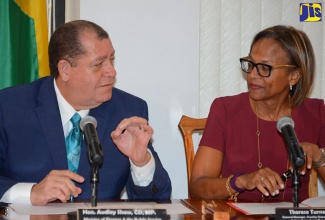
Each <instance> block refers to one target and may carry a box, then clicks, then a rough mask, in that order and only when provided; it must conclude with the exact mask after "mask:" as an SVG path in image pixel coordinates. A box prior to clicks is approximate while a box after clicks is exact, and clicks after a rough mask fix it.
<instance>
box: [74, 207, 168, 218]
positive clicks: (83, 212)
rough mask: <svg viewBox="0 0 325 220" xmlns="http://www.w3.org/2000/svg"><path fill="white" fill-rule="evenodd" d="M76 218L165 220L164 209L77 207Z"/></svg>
mask: <svg viewBox="0 0 325 220" xmlns="http://www.w3.org/2000/svg"><path fill="white" fill-rule="evenodd" d="M77 218H78V220H166V219H167V214H166V209H105V208H87V209H78V212H77Z"/></svg>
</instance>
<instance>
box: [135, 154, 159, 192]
mask: <svg viewBox="0 0 325 220" xmlns="http://www.w3.org/2000/svg"><path fill="white" fill-rule="evenodd" d="M148 152H149V153H150V156H151V157H150V160H149V162H148V163H147V164H146V165H144V166H143V167H137V166H136V165H134V163H132V161H131V160H130V159H129V160H130V164H131V176H132V179H133V182H134V184H135V185H136V186H148V185H149V184H150V182H151V181H152V179H153V175H154V173H155V169H156V162H155V158H154V157H153V156H152V153H151V151H150V150H149V149H148Z"/></svg>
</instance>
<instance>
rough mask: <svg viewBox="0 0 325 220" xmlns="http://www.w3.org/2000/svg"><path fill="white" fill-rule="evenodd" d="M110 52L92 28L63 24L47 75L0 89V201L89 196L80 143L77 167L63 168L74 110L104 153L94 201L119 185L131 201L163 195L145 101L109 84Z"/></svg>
mask: <svg viewBox="0 0 325 220" xmlns="http://www.w3.org/2000/svg"><path fill="white" fill-rule="evenodd" d="M114 53H115V51H114V48H113V46H112V43H111V41H110V39H109V36H108V34H107V32H106V31H104V30H103V29H102V28H101V27H99V26H98V25H96V24H94V23H92V22H89V21H73V22H69V23H66V24H64V25H62V26H60V27H59V28H58V29H57V30H56V31H55V32H54V33H53V35H52V37H51V40H50V43H49V58H50V70H51V76H49V77H44V78H41V79H38V80H36V81H34V82H32V83H30V84H27V85H22V86H16V87H11V88H7V89H4V90H2V91H0V198H1V200H0V201H2V202H8V203H31V204H33V205H45V204H47V203H48V202H51V201H53V200H57V199H59V200H61V201H62V202H66V201H67V200H69V198H70V196H73V197H76V198H80V199H90V197H91V183H90V174H91V166H90V163H89V160H88V157H87V153H86V143H85V141H83V143H82V144H81V145H80V146H78V147H79V148H78V149H79V151H81V153H80V162H79V165H78V164H77V166H78V169H77V171H76V172H72V171H70V170H68V162H67V150H66V143H65V139H66V138H67V136H68V134H69V132H70V131H71V129H72V123H71V122H70V118H71V117H72V116H73V115H74V114H75V113H76V112H77V113H78V114H79V115H80V116H81V118H83V117H85V116H87V115H90V116H93V117H94V118H96V119H97V123H98V127H97V131H98V137H99V139H100V141H101V146H102V150H103V155H104V160H103V163H102V165H101V166H100V168H99V184H98V198H99V199H118V198H120V196H121V192H122V190H123V189H124V187H126V191H127V194H128V197H129V198H130V199H169V198H170V195H171V183H170V179H169V176H168V174H167V172H166V170H165V169H164V168H163V166H162V164H161V162H160V160H159V157H158V155H157V153H156V152H155V151H154V149H153V147H152V145H151V142H150V138H151V136H152V134H153V129H152V128H151V127H150V126H149V125H148V121H147V120H148V107H147V104H146V102H145V101H143V100H142V99H140V98H138V97H135V96H133V95H131V94H128V93H126V92H124V91H121V90H119V89H117V88H114V87H113V86H114V82H115V76H116V71H115V69H114V66H113V60H114ZM80 147H81V149H80Z"/></svg>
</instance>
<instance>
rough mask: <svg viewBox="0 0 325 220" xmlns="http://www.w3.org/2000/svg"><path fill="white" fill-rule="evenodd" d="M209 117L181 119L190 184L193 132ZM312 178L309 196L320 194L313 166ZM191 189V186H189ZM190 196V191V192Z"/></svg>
mask: <svg viewBox="0 0 325 220" xmlns="http://www.w3.org/2000/svg"><path fill="white" fill-rule="evenodd" d="M206 121H207V118H190V117H188V116H186V115H183V116H182V118H181V120H180V121H179V124H178V127H179V129H180V130H181V132H182V136H183V139H184V147H185V155H186V166H187V184H188V186H189V185H190V179H191V174H192V168H193V162H194V146H193V138H192V135H193V132H194V131H203V130H204V127H205V124H206ZM309 175H310V179H309V185H308V195H309V198H312V197H316V196H318V182H317V179H318V175H317V171H316V170H315V169H314V168H312V169H311V170H310V173H309ZM188 190H189V188H188ZM188 197H189V198H190V192H188Z"/></svg>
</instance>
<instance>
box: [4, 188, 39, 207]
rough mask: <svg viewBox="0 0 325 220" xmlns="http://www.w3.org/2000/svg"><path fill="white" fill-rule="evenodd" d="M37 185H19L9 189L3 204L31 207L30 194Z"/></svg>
mask: <svg viewBox="0 0 325 220" xmlns="http://www.w3.org/2000/svg"><path fill="white" fill-rule="evenodd" d="M35 184H36V183H17V184H15V185H13V186H12V187H11V188H10V189H8V190H7V191H6V192H5V194H4V195H3V196H2V198H1V200H0V201H1V202H4V203H15V204H26V205H31V202H30V192H31V190H32V187H33V186H34V185H35Z"/></svg>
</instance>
